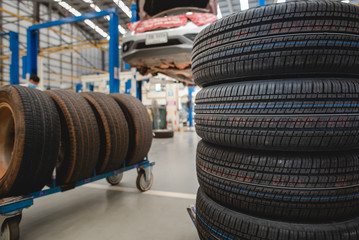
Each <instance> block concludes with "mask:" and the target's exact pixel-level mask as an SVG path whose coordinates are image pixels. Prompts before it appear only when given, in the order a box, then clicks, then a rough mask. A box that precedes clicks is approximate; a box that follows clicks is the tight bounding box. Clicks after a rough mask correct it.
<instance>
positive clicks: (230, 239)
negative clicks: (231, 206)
mask: <svg viewBox="0 0 359 240" xmlns="http://www.w3.org/2000/svg"><path fill="white" fill-rule="evenodd" d="M196 217H197V218H199V220H201V222H202V223H203V224H204V225H206V227H208V228H209V229H211V230H212V231H213V232H215V233H217V234H218V235H220V236H222V237H224V238H226V239H228V240H233V239H232V238H229V237H227V236H226V235H224V234H222V233H220V232H218V231H216V230H214V229H213V228H211V227H210V226H209V225H208V224H207V223H206V222H205V221H203V220H202V218H201V217H200V215H199V214H198V211H197V215H196Z"/></svg>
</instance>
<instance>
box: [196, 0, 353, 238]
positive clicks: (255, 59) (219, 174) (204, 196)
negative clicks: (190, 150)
mask: <svg viewBox="0 0 359 240" xmlns="http://www.w3.org/2000/svg"><path fill="white" fill-rule="evenodd" d="M192 69H193V75H194V79H195V82H196V83H197V84H198V85H199V86H201V87H204V88H203V89H202V90H201V91H200V92H199V93H198V94H197V97H196V108H195V111H196V116H195V121H196V131H197V134H198V135H199V136H200V137H202V139H203V140H202V141H201V142H199V144H198V147H197V159H196V163H197V175H198V181H199V183H200V189H199V190H198V194H197V203H196V209H197V218H196V222H197V227H198V233H199V236H200V238H201V239H227V240H228V239H241V240H246V239H247V240H252V239H253V240H254V239H256V240H259V239H261V240H290V239H298V240H301V239H313V240H321V239H323V240H329V239H330V240H339V239H340V240H349V239H353V240H354V239H359V150H358V149H359V8H358V7H356V6H354V5H350V4H345V3H341V2H339V1H317V2H307V1H300V2H289V3H284V4H277V5H269V6H265V7H258V8H254V9H250V10H248V11H243V12H239V13H237V14H233V15H231V16H229V17H227V18H223V19H221V20H219V21H217V22H215V23H214V24H212V25H210V26H208V27H207V28H205V29H204V30H203V31H202V32H201V33H200V34H199V35H198V36H197V38H196V40H195V43H194V49H193V56H192Z"/></svg>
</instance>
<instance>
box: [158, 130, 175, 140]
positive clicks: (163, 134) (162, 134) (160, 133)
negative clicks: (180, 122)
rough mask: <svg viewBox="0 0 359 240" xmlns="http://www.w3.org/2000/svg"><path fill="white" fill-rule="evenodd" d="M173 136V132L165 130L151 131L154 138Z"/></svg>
mask: <svg viewBox="0 0 359 240" xmlns="http://www.w3.org/2000/svg"><path fill="white" fill-rule="evenodd" d="M173 135H174V132H173V130H167V129H163V130H162V129H159V130H153V137H154V138H173Z"/></svg>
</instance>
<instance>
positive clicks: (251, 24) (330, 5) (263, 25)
mask: <svg viewBox="0 0 359 240" xmlns="http://www.w3.org/2000/svg"><path fill="white" fill-rule="evenodd" d="M358 18H359V10H358V8H357V7H356V6H355V5H353V4H346V3H341V2H334V1H317V2H309V1H297V2H287V3H283V4H272V5H267V6H265V7H257V8H251V9H248V10H247V11H241V12H237V13H235V14H232V15H230V16H228V17H225V18H222V19H219V20H218V21H216V22H214V23H213V24H211V25H210V26H208V27H206V28H205V29H204V30H202V31H201V32H200V33H199V34H198V35H197V37H196V39H195V42H194V44H193V52H194V54H199V53H201V52H203V51H205V50H208V49H210V48H213V47H216V46H221V45H224V44H228V43H231V42H236V41H238V40H248V39H253V38H258V37H263V36H278V35H284V34H308V33H337V34H343V33H344V34H345V33H347V34H357V33H358V32H359V23H358ZM194 56H196V55H194Z"/></svg>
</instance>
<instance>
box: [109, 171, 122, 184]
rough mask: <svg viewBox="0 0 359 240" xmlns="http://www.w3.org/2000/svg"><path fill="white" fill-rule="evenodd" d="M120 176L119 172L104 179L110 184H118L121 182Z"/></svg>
mask: <svg viewBox="0 0 359 240" xmlns="http://www.w3.org/2000/svg"><path fill="white" fill-rule="evenodd" d="M122 178H123V173H119V174H116V175H113V176H111V177H107V178H106V180H107V182H108V183H109V184H111V185H118V184H119V183H120V182H121V180H122Z"/></svg>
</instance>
